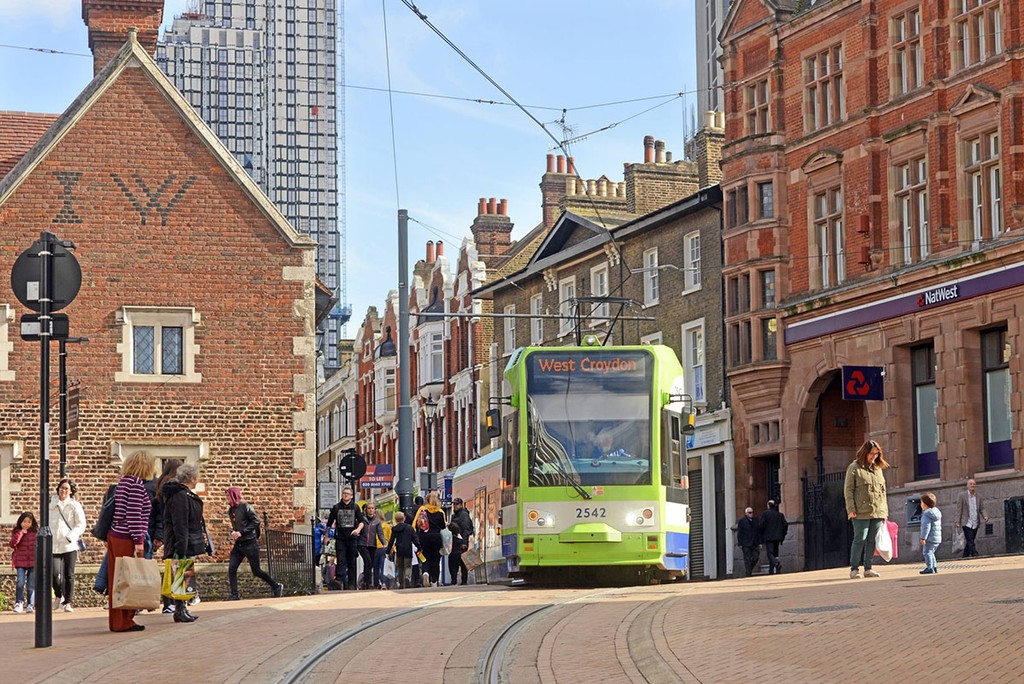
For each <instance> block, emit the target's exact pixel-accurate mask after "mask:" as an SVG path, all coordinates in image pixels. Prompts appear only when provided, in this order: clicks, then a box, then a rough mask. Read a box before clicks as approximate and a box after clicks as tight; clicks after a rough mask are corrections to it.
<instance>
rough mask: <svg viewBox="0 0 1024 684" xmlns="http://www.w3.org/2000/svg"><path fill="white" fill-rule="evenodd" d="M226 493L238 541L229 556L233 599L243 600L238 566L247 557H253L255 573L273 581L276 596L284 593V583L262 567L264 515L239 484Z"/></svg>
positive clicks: (265, 580)
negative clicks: (243, 498)
mask: <svg viewBox="0 0 1024 684" xmlns="http://www.w3.org/2000/svg"><path fill="white" fill-rule="evenodd" d="M225 494H226V495H227V497H228V519H229V520H231V538H232V539H233V540H234V542H235V545H234V546H232V547H231V556H230V558H229V560H228V585H229V586H230V588H231V595H230V596H228V599H229V600H231V601H237V600H239V596H238V566H239V565H241V564H242V560H243V559H247V560H248V561H249V568H250V569H251V570H252V574H253V575H255V576H256V577H259V578H260V579H261V580H263V581H264V582H266V583H267V584H268V585H270V590H271V592H272V593H273V595H274V597H275V598H278V597H280V596H283V595H284V585H283V584H281V583H280V582H278V581H277V580H275V579H274V578H273V577H271V576H270V575H269V574H267V573H265V572H263V569H262V568H261V567H260V542H259V538H260V518H259V516H258V515H257V514H256V510H255V509H254V508H253V507H252V506H250V505H249V504H248V503H246V502H245V501H243V500H242V490H241V489H239V488H238V487H228V489H227V491H226V492H225Z"/></svg>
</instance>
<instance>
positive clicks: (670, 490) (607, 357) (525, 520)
mask: <svg viewBox="0 0 1024 684" xmlns="http://www.w3.org/2000/svg"><path fill="white" fill-rule="evenodd" d="M682 375H683V369H682V367H681V366H680V364H679V360H678V359H677V357H676V355H675V352H674V351H673V350H672V349H671V348H669V347H665V346H660V345H656V346H651V345H644V346H620V347H602V346H600V345H599V344H598V343H597V341H596V339H594V338H592V337H591V338H588V339H586V340H585V341H584V344H583V346H578V347H526V348H521V349H517V350H516V351H515V352H513V354H512V356H511V358H510V359H509V362H508V365H507V366H506V368H505V378H506V379H507V380H508V383H509V385H510V386H511V397H510V403H511V406H512V408H513V409H514V410H513V411H512V412H511V413H510V414H506V415H505V416H504V418H503V419H502V424H501V425H500V427H499V426H498V425H495V424H494V423H493V419H494V418H495V417H496V414H497V411H491V412H489V414H488V419H489V420H488V422H489V424H490V426H491V427H490V432H491V434H492V436H496V435H497V434H501V435H503V442H504V446H503V450H502V454H503V455H502V482H501V547H502V555H503V556H504V557H505V561H506V564H507V567H508V573H509V576H510V577H512V578H521V579H523V580H526V581H528V582H530V583H536V584H568V583H584V584H604V583H618V582H622V583H629V582H642V583H648V582H655V581H671V580H674V579H678V578H682V577H685V576H686V572H687V555H688V552H689V538H690V515H689V506H688V500H689V499H688V492H687V478H686V455H685V434H686V433H687V432H690V431H692V421H693V417H692V413H691V410H690V409H691V407H692V403H691V402H690V401H689V398H688V397H686V396H685V395H684V394H682V392H683V389H682V387H683V385H682V380H683V377H682Z"/></svg>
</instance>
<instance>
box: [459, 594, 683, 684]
mask: <svg viewBox="0 0 1024 684" xmlns="http://www.w3.org/2000/svg"><path fill="white" fill-rule="evenodd" d="M621 591H622V590H621V589H611V590H604V591H601V592H595V593H592V594H588V595H585V596H577V597H572V598H568V599H566V600H564V601H559V602H553V603H547V604H545V605H542V606H538V607H536V608H534V609H533V610H530V611H528V612H526V613H524V614H522V615H519V616H518V617H516V618H515V619H514V620H512V621H510V622H508V623H506V624H505V625H503V627H502V628H501V629H500V630H499V631H498V633H497V634H496V635H495V636H494V638H493V639H492V640H491V641H490V643H489V644H488V647H487V649H486V650H485V652H484V653H483V655H482V657H481V660H480V670H479V679H478V681H480V682H483V683H485V684H503V682H512V681H515V680H516V678H517V677H515V676H513V675H512V674H511V673H510V669H511V667H512V666H513V665H514V658H515V650H516V648H517V646H520V645H521V644H519V643H518V642H519V637H520V635H523V634H525V633H526V631H527V630H528V629H530V628H531V627H538V626H541V625H543V623H544V621H545V620H546V619H548V618H550V617H552V616H554V615H555V614H556V613H558V612H559V611H562V610H566V609H568V610H569V613H568V614H567V615H564V616H561V617H559V618H558V619H557V621H555V622H553V623H550V624H549V625H548V626H547V627H546V628H545V629H543V637H542V638H541V639H540V641H539V643H537V644H536V653H532V650H531V648H530V647H529V646H527V647H524V648H526V650H531V654H532V655H533V656H535V657H532V658H531V657H526V658H525V659H524V660H526V661H530V662H533V663H535V667H536V675H537V678H538V679H539V681H540V682H542V684H544V683H547V682H556V681H565V677H564V676H559V674H558V672H557V671H556V664H557V663H560V662H564V660H565V658H564V657H563V654H566V653H571V652H572V651H571V649H572V648H573V645H574V644H578V642H579V639H580V636H581V635H591V634H593V631H594V625H595V624H600V623H601V621H600V619H595V618H598V617H599V615H593V613H594V612H595V611H596V612H597V613H598V614H600V613H605V617H606V618H607V617H613V618H614V619H613V620H608V619H606V620H605V621H604V622H605V623H606V625H607V628H606V629H607V631H608V634H607V635H606V636H607V637H608V640H607V641H606V642H604V643H607V644H608V646H613V648H609V649H605V650H606V651H608V652H611V653H613V658H614V665H615V666H617V667H618V669H619V670H620V671H621V672H622V681H624V682H639V681H646V682H649V683H651V684H661V683H662V682H684V683H685V684H699V680H698V679H696V677H694V676H693V675H692V674H691V673H689V671H688V670H687V669H686V667H685V665H683V664H682V663H681V662H680V661H679V660H678V659H677V658H676V657H675V655H674V654H673V653H672V652H671V650H670V648H669V645H668V643H667V641H666V640H665V639H664V638H661V639H657V638H656V635H655V634H654V633H653V630H654V629H655V628H656V626H657V625H659V624H662V623H663V616H664V614H665V612H666V611H667V609H668V606H669V605H670V603H671V601H673V600H676V599H678V598H679V594H678V593H677V592H671V594H670V595H668V596H665V597H663V598H659V599H656V600H653V601H650V600H648V601H644V600H640V601H637V602H636V605H635V606H632V607H631V608H630V609H628V610H627V612H626V615H625V617H621V612H619V606H620V605H621V604H619V603H618V602H616V601H614V599H615V598H617V597H622V598H626V595H624V594H622V593H621ZM658 593H664V592H658ZM599 597H600V598H609V599H613V601H612V602H611V603H609V602H607V601H599V602H594V603H591V602H590V601H591V600H592V599H594V598H599ZM598 643H600V642H598ZM598 650H601V649H598ZM574 655H575V654H574ZM581 655H583V657H586V656H585V654H581ZM608 664H609V665H612V662H611V661H610V662H609V663H608ZM519 674H520V675H521V674H522V673H519ZM604 674H607V671H604Z"/></svg>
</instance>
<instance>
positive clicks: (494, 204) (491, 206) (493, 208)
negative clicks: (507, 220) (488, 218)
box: [487, 197, 498, 214]
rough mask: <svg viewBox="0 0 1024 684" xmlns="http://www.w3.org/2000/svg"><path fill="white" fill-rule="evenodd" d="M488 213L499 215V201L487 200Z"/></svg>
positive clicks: (494, 199)
mask: <svg viewBox="0 0 1024 684" xmlns="http://www.w3.org/2000/svg"><path fill="white" fill-rule="evenodd" d="M487 213H488V214H497V213H498V200H497V199H496V198H494V197H492V198H490V199H489V200H487Z"/></svg>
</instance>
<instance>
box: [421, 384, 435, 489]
mask: <svg viewBox="0 0 1024 684" xmlns="http://www.w3.org/2000/svg"><path fill="white" fill-rule="evenodd" d="M423 406H424V408H426V411H425V412H424V417H425V418H426V421H427V460H428V461H429V463H430V471H429V472H428V474H427V475H428V477H427V480H428V482H429V483H431V484H433V485H434V487H436V486H437V485H436V484H434V483H435V481H436V480H435V478H436V477H437V469H436V468H435V467H434V419H435V417H436V411H437V403H435V402H433V401H430V400H428V401H427V402H426V403H425V404H424V405H423ZM431 488H433V487H428V488H427V489H431Z"/></svg>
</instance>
